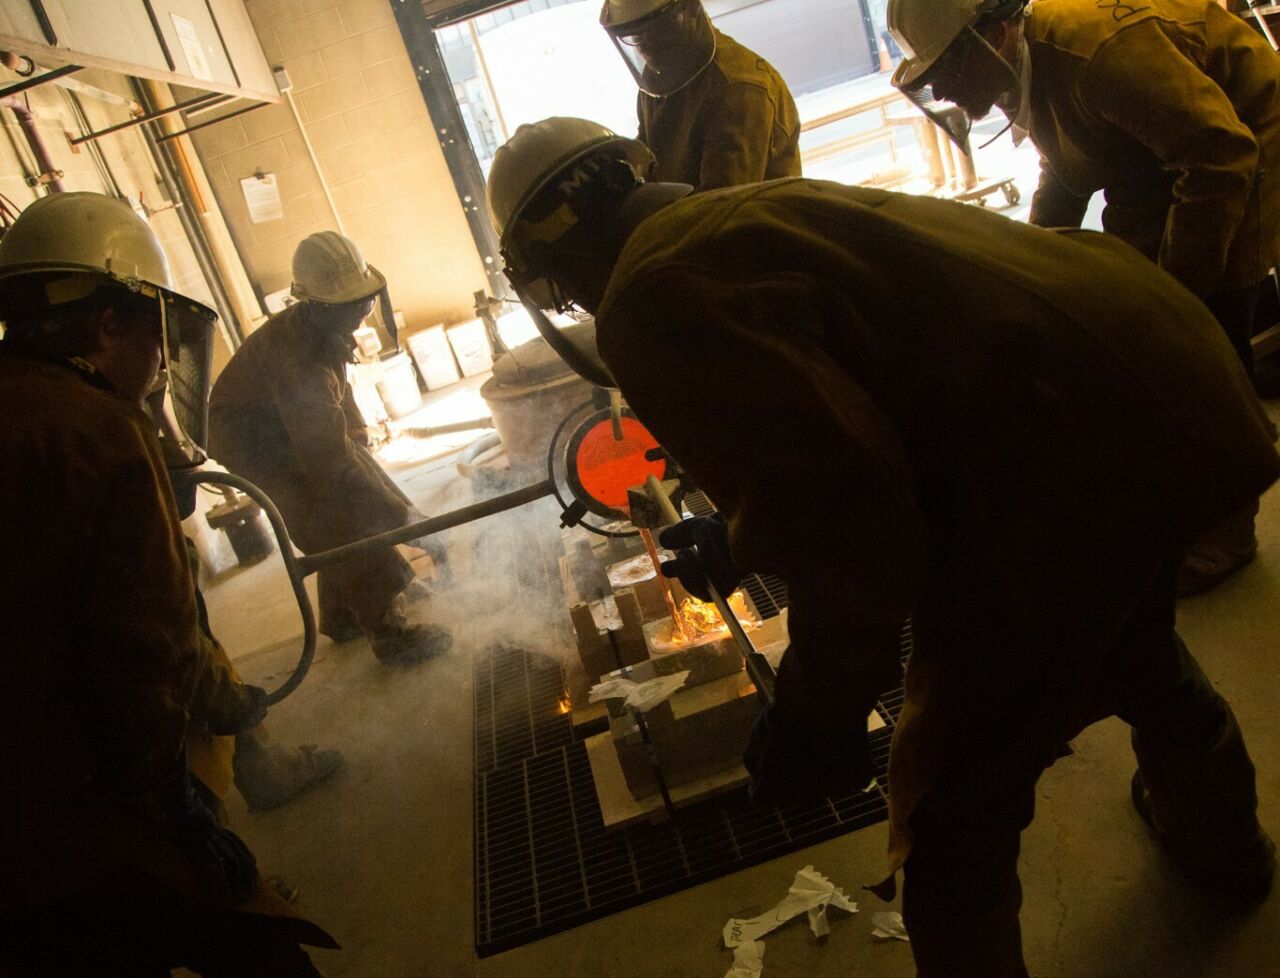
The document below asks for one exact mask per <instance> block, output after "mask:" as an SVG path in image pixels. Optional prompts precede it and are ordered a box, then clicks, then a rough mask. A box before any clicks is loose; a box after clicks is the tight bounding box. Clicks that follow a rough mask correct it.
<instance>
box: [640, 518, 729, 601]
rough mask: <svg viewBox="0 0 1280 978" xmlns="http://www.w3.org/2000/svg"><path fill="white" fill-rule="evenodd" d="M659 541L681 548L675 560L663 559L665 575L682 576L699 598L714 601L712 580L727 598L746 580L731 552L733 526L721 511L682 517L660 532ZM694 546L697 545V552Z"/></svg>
mask: <svg viewBox="0 0 1280 978" xmlns="http://www.w3.org/2000/svg"><path fill="white" fill-rule="evenodd" d="M658 542H659V543H661V544H662V545H663V546H664V547H666V548H667V549H668V550H675V551H678V552H677V554H676V557H675V559H674V560H664V561H663V562H662V575H663V577H675V578H679V580H680V583H681V584H683V585H684V589H685V590H686V591H688V592H689V593H690V594H692V595H693V596H694V597H695V598H697V599H698V600H699V601H708V602H709V601H711V590H710V588H708V587H707V582H708V581H710V583H711V584H712V585H713V586H714V587H715V589H716V590H717V591H719V592H720V596H721V597H724V598H727V597H728V596H729V595H730V594H732V593H733V591H734V590H735V589H736V588H737V587H738V585H739V584H741V583H742V571H740V570H738V568H737V567H736V566H735V565H734V563H733V557H732V556H731V555H730V554H729V528H728V525H727V524H726V523H725V519H724V516H723V515H721V514H720V513H713V514H711V515H710V516H691V517H689V519H687V520H681V521H680V522H679V523H676V524H674V525H673V526H669V527H667V528H666V529H665V530H663V531H662V532H661V533H659V534H658ZM691 547H697V548H698V549H697V552H696V553H695V552H694V551H693V550H691V549H689V548H691Z"/></svg>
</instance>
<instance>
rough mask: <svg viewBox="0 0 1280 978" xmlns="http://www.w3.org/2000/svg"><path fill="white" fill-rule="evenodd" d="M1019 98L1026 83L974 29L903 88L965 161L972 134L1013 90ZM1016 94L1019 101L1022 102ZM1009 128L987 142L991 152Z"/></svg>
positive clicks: (966, 30) (970, 28)
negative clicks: (975, 126) (992, 146)
mask: <svg viewBox="0 0 1280 978" xmlns="http://www.w3.org/2000/svg"><path fill="white" fill-rule="evenodd" d="M1011 87H1012V90H1013V91H1014V92H1015V93H1020V92H1021V88H1022V78H1021V76H1020V75H1019V73H1018V71H1017V70H1016V69H1015V68H1014V67H1013V66H1012V65H1010V64H1009V62H1007V61H1005V59H1004V58H1003V57H1001V56H1000V53H999V52H998V51H996V49H995V48H993V47H992V46H991V44H990V43H989V42H988V41H987V39H986V38H985V37H983V36H982V35H981V34H980V33H978V31H976V30H975V29H974V28H973V27H972V26H968V27H966V28H965V29H964V31H962V32H961V34H960V36H959V37H957V38H956V39H955V41H953V42H952V43H951V44H950V45H949V46H948V47H947V49H946V51H944V52H943V54H942V56H941V57H939V58H938V60H937V61H935V62H934V63H933V64H932V65H930V66H929V69H928V70H927V71H925V72H924V74H922V75H921V76H920V77H919V78H918V79H916V80H915V81H913V82H910V83H906V84H903V85H900V86H899V91H901V92H902V94H903V95H905V96H906V97H907V98H908V99H910V100H911V102H912V103H914V104H915V106H916V108H918V109H919V110H920V111H921V112H923V113H924V114H925V116H926V117H928V119H929V120H930V121H931V122H933V123H935V124H936V125H938V126H939V127H941V129H942V131H943V132H945V133H946V134H947V136H948V137H949V138H950V139H951V141H952V142H953V143H955V144H956V146H958V147H959V148H960V151H961V152H963V153H964V154H965V155H966V156H968V155H971V154H972V150H971V149H970V146H969V133H970V131H971V130H972V129H973V125H974V123H975V122H977V121H979V120H980V119H983V118H985V117H986V115H987V113H988V112H990V111H991V109H992V108H993V107H994V106H995V105H996V104H1003V102H1004V100H1005V99H1006V98H1007V97H1008V96H1009V93H1010V89H1011ZM1021 99H1022V96H1021V94H1018V95H1017V97H1016V99H1015V101H1021ZM1008 128H1009V127H1008V126H1006V127H1005V128H1004V129H1002V130H1001V131H1000V132H998V133H997V134H996V135H995V136H994V137H992V138H991V139H990V140H988V141H987V142H986V143H984V144H983V146H984V147H985V146H989V145H991V143H992V142H994V141H995V140H996V139H999V138H1000V136H1002V135H1004V133H1005V132H1007V131H1008Z"/></svg>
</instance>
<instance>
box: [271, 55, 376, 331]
mask: <svg viewBox="0 0 1280 978" xmlns="http://www.w3.org/2000/svg"><path fill="white" fill-rule="evenodd" d="M273 74H274V75H275V79H276V88H278V89H279V90H280V94H281V95H283V96H284V98H285V101H286V102H288V103H289V111H290V112H292V113H293V121H294V123H295V124H296V125H297V127H298V132H299V134H301V136H302V144H303V145H304V146H306V147H307V155H308V156H309V157H311V165H312V166H313V167H314V168H315V171H316V179H318V180H319V181H320V189H321V190H322V191H324V199H325V200H326V201H327V202H328V204H329V213H331V214H332V215H333V223H334V224H336V225H337V227H338V233H339V234H341V235H342V236H343V237H346V234H347V229H346V227H344V226H343V223H342V215H341V214H340V213H339V212H338V205H337V203H336V202H335V201H334V199H333V193H332V191H330V190H329V181H328V180H326V179H325V175H324V170H323V169H322V168H321V166H320V157H319V156H317V155H316V148H315V147H314V146H312V145H311V137H310V136H308V135H307V127H306V126H305V125H304V124H303V122H302V113H301V112H299V111H298V103H297V102H295V101H294V98H293V82H291V81H289V72H288V71H286V70H285V69H284V68H275V69H273ZM393 328H394V327H393Z"/></svg>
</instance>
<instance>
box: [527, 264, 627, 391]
mask: <svg viewBox="0 0 1280 978" xmlns="http://www.w3.org/2000/svg"><path fill="white" fill-rule="evenodd" d="M502 257H503V260H504V261H505V262H506V270H505V271H506V276H507V281H509V282H510V283H511V287H512V288H513V289H515V293H516V296H517V297H518V298H519V299H520V304H521V305H522V306H524V308H525V311H526V312H527V313H528V314H529V318H530V319H532V320H533V324H534V326H536V327H537V330H538V334H539V335H540V336H541V337H542V338H543V339H544V340H546V342H547V346H549V347H551V349H552V350H554V351H555V352H556V355H557V356H559V357H560V359H561V360H563V361H564V362H565V363H567V364H568V365H569V366H570V367H571V368H572V369H573V372H574V373H576V374H577V375H578V376H579V377H582V378H583V379H584V380H586V381H588V382H590V383H592V384H595V385H596V386H597V387H604V388H616V387H617V386H618V382H617V381H616V380H614V379H613V374H612V373H611V372H610V371H609V368H608V367H607V366H606V365H605V362H604V360H602V359H601V358H600V351H599V350H598V349H596V327H595V320H594V319H592V318H590V317H588V316H575V315H574V314H573V312H572V310H571V303H570V301H569V300H568V299H566V298H564V296H563V295H562V294H561V293H560V291H559V289H557V288H556V286H555V284H554V283H553V282H552V281H551V280H550V279H548V278H546V277H543V276H540V275H537V274H536V273H530V272H524V273H522V272H520V271H519V270H518V269H519V268H520V267H521V266H520V265H519V263H518V260H516V259H513V257H512V256H511V255H510V254H508V253H507V252H505V251H504V252H503V255H502ZM548 309H554V310H556V312H557V313H559V314H560V316H559V317H558V318H560V319H561V320H562V321H563V322H565V323H566V325H565V326H564V327H562V326H557V325H556V324H555V323H553V322H552V321H551V319H550V317H548V316H547V313H546V311H545V310H548Z"/></svg>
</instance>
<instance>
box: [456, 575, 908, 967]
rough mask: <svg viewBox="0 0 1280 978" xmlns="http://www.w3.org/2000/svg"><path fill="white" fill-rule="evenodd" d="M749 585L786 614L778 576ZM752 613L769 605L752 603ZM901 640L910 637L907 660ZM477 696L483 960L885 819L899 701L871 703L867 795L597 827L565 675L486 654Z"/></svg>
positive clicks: (696, 810)
mask: <svg viewBox="0 0 1280 978" xmlns="http://www.w3.org/2000/svg"><path fill="white" fill-rule="evenodd" d="M747 586H748V589H749V590H751V589H752V588H754V589H756V590H758V591H759V592H760V593H761V594H762V595H763V596H764V597H765V598H767V600H768V601H770V602H772V607H774V608H777V607H782V606H785V604H786V596H785V590H783V588H782V585H781V582H780V581H777V579H776V578H775V579H769V578H755V579H753V580H751V581H750V582H749V583H748V585H747ZM753 599H754V592H753ZM757 607H761V608H762V610H763V608H764V607H769V606H768V605H764V606H762V604H761V602H760V600H757ZM773 613H775V614H776V611H774V612H773ZM765 614H766V616H769V614H768V612H765ZM910 641H911V639H910V630H909V627H908V628H907V629H904V631H903V653H904V656H905V655H907V654H909V652H910ZM474 688H475V719H476V722H475V738H476V745H475V749H476V775H475V778H476V780H475V910H476V951H477V953H478V954H479V955H480V956H481V957H486V956H488V955H491V954H495V953H497V952H499V951H504V950H509V949H511V948H515V947H519V946H521V945H523V944H527V943H529V942H531V941H534V940H537V939H538V938H541V937H545V936H547V935H550V934H554V933H556V932H558V931H562V930H567V929H569V928H571V927H575V926H577V925H579V924H582V923H585V922H587V921H589V920H594V919H597V918H600V917H604V916H607V915H609V914H612V913H616V912H617V911H619V910H624V909H626V908H628V907H634V906H637V905H639V904H641V903H646V902H648V901H650V900H654V899H657V898H658V897H661V896H665V895H667V894H670V893H674V892H677V891H679V890H683V889H686V888H688V887H691V886H694V885H696V884H698V883H702V882H706V881H707V880H711V879H715V878H717V877H719V876H724V875H727V874H729V873H733V872H735V871H737V870H739V869H743V868H745V867H747V866H751V865H754V864H756V863H760V862H764V861H766V860H769V859H773V858H775V857H777V856H781V855H785V854H786V853H788V852H794V851H795V850H797V849H801V848H803V847H805V846H810V845H813V844H814V843H817V842H821V841H824V840H826V839H830V838H833V837H835V836H838V835H842V834H844V833H846V832H852V831H855V830H857V829H860V828H865V827H867V826H869V825H874V824H876V823H877V822H880V821H882V820H884V819H885V818H886V816H887V814H888V807H887V801H886V796H885V793H884V786H885V785H886V784H887V778H886V774H887V767H888V759H889V740H890V737H891V734H892V725H893V723H894V722H895V721H896V719H897V716H898V714H899V711H900V710H901V705H902V694H901V691H900V690H898V691H895V692H894V693H892V694H889V695H887V696H886V697H885V698H884V700H883V701H882V702H881V704H880V706H879V709H880V712H881V714H882V716H883V718H884V719H885V721H886V723H887V724H888V726H887V727H886V728H885V729H882V730H877V731H875V732H873V733H872V734H871V743H872V749H873V752H874V754H875V758H876V762H877V766H878V777H877V786H876V787H875V788H873V789H872V790H871V791H870V792H867V793H865V794H864V793H857V794H854V795H851V796H849V797H845V798H836V799H827V800H825V801H824V802H823V803H821V804H818V805H813V806H803V807H792V808H785V809H784V808H779V807H777V806H773V805H760V804H756V803H754V802H752V801H750V799H748V797H747V792H746V790H745V788H743V789H738V790H735V791H732V792H728V793H725V794H722V795H718V796H716V797H714V798H711V799H708V800H707V801H705V802H702V803H700V804H697V805H693V806H690V807H688V808H682V809H679V810H678V811H677V813H676V815H675V817H674V818H673V819H672V820H670V821H668V822H666V823H663V824H659V825H650V824H640V825H637V826H629V827H627V828H623V829H618V830H606V829H605V827H604V823H603V821H602V818H601V814H600V807H599V804H598V803H597V801H596V794H595V787H594V784H593V782H592V778H591V769H590V765H589V763H588V760H587V753H586V748H585V746H584V744H583V743H581V742H580V741H577V740H575V739H574V732H573V727H572V723H571V721H570V719H569V717H568V716H566V715H563V714H561V713H560V697H561V695H562V692H563V689H564V675H563V672H562V669H561V666H560V665H559V664H558V663H554V662H551V661H549V660H547V659H545V658H544V657H541V656H538V655H537V654H535V653H532V652H530V651H528V650H526V649H523V648H521V647H519V646H516V645H500V646H494V647H492V648H490V649H489V650H488V651H487V652H481V653H479V654H478V655H477V658H476V662H475V687H474Z"/></svg>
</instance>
